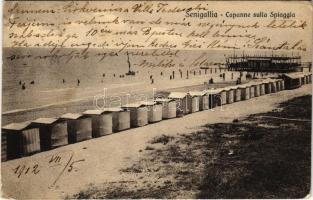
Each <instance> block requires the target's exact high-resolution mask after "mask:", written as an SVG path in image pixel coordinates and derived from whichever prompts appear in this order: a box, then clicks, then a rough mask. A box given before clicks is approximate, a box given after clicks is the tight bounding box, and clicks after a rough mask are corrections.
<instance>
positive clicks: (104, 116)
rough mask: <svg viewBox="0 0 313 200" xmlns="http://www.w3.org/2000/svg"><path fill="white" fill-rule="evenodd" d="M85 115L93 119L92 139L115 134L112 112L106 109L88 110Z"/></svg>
mask: <svg viewBox="0 0 313 200" xmlns="http://www.w3.org/2000/svg"><path fill="white" fill-rule="evenodd" d="M83 114H84V115H86V116H87V117H90V118H91V129H92V137H94V138H96V137H101V136H104V135H108V134H111V133H113V120H112V112H111V111H109V110H107V109H106V108H104V109H101V110H86V111H84V112H83Z"/></svg>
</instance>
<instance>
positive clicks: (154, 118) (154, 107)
mask: <svg viewBox="0 0 313 200" xmlns="http://www.w3.org/2000/svg"><path fill="white" fill-rule="evenodd" d="M140 103H141V104H143V105H145V106H146V107H147V110H148V122H149V123H154V122H159V121H161V120H162V110H163V108H162V103H159V102H156V101H142V102H140Z"/></svg>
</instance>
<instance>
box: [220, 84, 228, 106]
mask: <svg viewBox="0 0 313 200" xmlns="http://www.w3.org/2000/svg"><path fill="white" fill-rule="evenodd" d="M228 90H229V89H228V88H220V100H221V105H225V104H227V92H228Z"/></svg>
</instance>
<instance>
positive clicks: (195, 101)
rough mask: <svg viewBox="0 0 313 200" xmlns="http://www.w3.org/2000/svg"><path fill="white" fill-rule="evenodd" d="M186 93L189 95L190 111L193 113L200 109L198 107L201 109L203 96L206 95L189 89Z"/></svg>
mask: <svg viewBox="0 0 313 200" xmlns="http://www.w3.org/2000/svg"><path fill="white" fill-rule="evenodd" d="M188 94H189V95H190V96H191V112H192V113H194V112H198V111H200V107H201V110H203V100H204V96H206V95H205V93H204V92H202V91H190V92H188Z"/></svg>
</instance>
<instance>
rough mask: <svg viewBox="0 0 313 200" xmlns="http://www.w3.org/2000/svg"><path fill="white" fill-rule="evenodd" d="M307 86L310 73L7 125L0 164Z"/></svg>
mask: <svg viewBox="0 0 313 200" xmlns="http://www.w3.org/2000/svg"><path fill="white" fill-rule="evenodd" d="M311 82H312V74H311V73H292V74H284V75H283V76H282V79H270V78H268V79H256V80H254V81H251V82H249V83H246V84H241V85H235V86H229V87H225V88H218V89H210V90H204V91H190V92H186V93H184V92H171V93H170V94H169V95H168V97H167V98H155V99H154V100H151V101H144V102H139V103H134V104H128V105H123V106H121V107H115V108H105V109H103V110H87V111H85V112H83V113H79V114H78V113H67V114H64V115H62V116H61V117H59V118H39V119H36V120H34V121H27V122H22V123H12V124H9V125H6V126H4V127H3V128H2V137H1V142H2V143H1V144H2V145H1V151H2V152H1V160H2V161H6V160H11V159H15V158H20V157H23V156H28V155H32V154H35V153H38V152H41V151H47V150H50V149H54V148H57V147H60V146H64V145H67V144H73V143H77V142H81V141H84V140H88V139H91V138H97V137H101V136H104V135H108V134H112V133H116V132H120V131H123V130H127V129H130V128H135V127H141V126H145V125H147V124H149V123H156V122H159V121H161V120H164V119H172V118H176V117H183V116H184V115H187V114H190V113H194V112H198V111H203V110H208V109H213V108H215V107H217V106H221V105H225V104H231V103H234V102H238V101H244V100H248V99H251V98H254V97H258V96H262V95H265V94H270V93H275V92H279V91H281V90H284V89H294V88H297V87H300V86H301V85H303V84H309V83H311Z"/></svg>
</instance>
